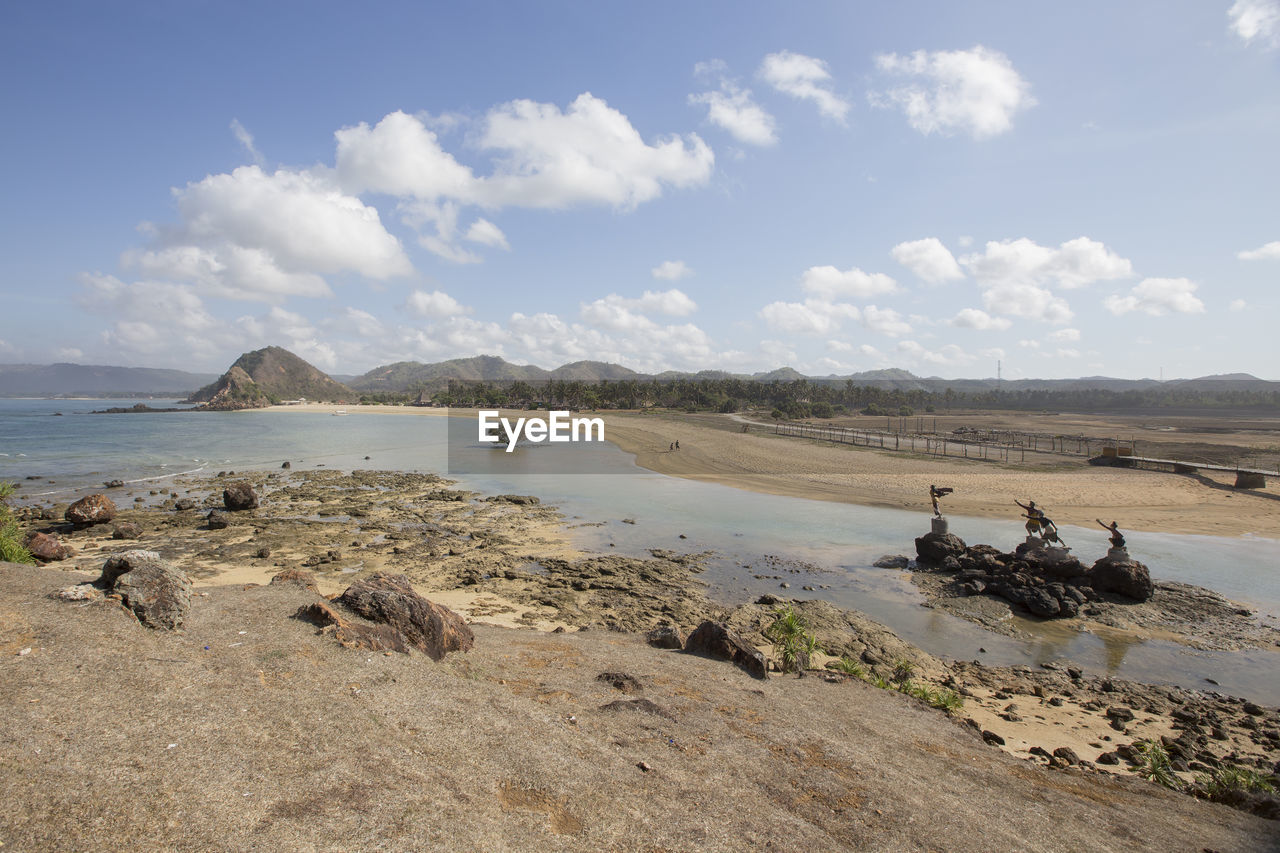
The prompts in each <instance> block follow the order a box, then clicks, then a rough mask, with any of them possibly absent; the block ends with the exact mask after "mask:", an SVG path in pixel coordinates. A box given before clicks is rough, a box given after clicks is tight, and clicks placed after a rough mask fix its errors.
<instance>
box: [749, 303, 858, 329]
mask: <svg viewBox="0 0 1280 853" xmlns="http://www.w3.org/2000/svg"><path fill="white" fill-rule="evenodd" d="M860 316H861V312H860V311H859V310H858V309H857V307H855V306H853V305H845V304H839V303H831V302H823V301H821V300H815V299H808V300H805V301H804V302H771V303H769V304H768V305H766V306H764V307H763V308H761V309H760V317H761V318H762V319H763V320H764V321H765V322H766V323H767V324H768V325H769V328H771V329H773V330H775V331H779V332H787V333H789V334H795V335H810V334H812V335H829V334H831V333H833V332H835V331H837V330H838V329H839V328H840V324H841V322H842V321H844V320H846V319H849V320H857V319H858V318H859V317H860Z"/></svg>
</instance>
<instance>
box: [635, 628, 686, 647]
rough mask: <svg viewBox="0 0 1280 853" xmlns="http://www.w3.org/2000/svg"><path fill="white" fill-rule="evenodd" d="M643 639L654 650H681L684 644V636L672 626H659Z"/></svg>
mask: <svg viewBox="0 0 1280 853" xmlns="http://www.w3.org/2000/svg"><path fill="white" fill-rule="evenodd" d="M644 638H645V640H646V641H647V642H648V643H649V645H651V646H653V647H654V648H656V649H683V648H684V643H685V636H684V634H683V633H682V632H681V631H680V629H679V628H677V627H676V626H674V625H659V626H658V627H657V628H654V629H653V630H652V631H650V632H649V633H647V634H645V635H644Z"/></svg>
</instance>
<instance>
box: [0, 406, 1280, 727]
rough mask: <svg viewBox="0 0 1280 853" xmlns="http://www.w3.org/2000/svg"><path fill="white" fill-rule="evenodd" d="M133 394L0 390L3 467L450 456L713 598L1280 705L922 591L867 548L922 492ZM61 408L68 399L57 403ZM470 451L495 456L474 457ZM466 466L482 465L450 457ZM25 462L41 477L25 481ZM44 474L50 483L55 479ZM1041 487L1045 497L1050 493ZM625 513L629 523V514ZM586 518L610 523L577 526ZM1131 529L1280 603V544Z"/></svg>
mask: <svg viewBox="0 0 1280 853" xmlns="http://www.w3.org/2000/svg"><path fill="white" fill-rule="evenodd" d="M148 402H149V403H150V404H151V405H152V406H155V407H160V406H163V405H167V404H166V403H164V402H163V401H148ZM131 404H132V401H121V400H110V401H79V400H78V401H66V400H0V453H2V454H5V455H0V479H8V480H15V481H19V482H21V483H22V489H21V492H20V493H21V494H22V496H23V497H25V498H27V499H30V498H32V497H37V496H39V497H42V498H45V499H53V500H59V501H65V500H69V499H71V498H73V497H74V496H75V495H76V494H78V493H83V491H84V490H85V489H87V488H96V487H98V486H100V485H101V483H102V481H103V480H106V479H112V478H120V479H124V480H127V481H143V480H146V479H147V478H154V477H166V476H170V475H172V474H175V473H178V472H181V471H187V470H192V469H200V470H206V471H211V472H216V471H219V470H228V469H231V470H234V469H250V468H261V469H276V468H279V466H280V463H281V462H283V461H284V460H290V461H291V462H292V464H293V468H294V470H306V469H308V468H312V467H317V466H322V465H323V466H324V467H328V468H337V469H350V468H378V469H389V470H402V471H422V472H427V471H435V472H446V471H451V473H450V476H451V477H452V478H454V479H457V480H458V481H459V482H460V483H461V484H462V485H463V486H465V487H467V488H471V489H474V490H477V491H484V492H489V493H494V492H497V493H502V492H517V493H522V494H533V495H538V496H539V497H541V498H542V499H543V500H544V501H545V502H547V503H550V504H554V505H556V506H559V507H560V509H561V510H562V511H563V512H564V513H565V514H566V515H567V516H569V518H570V525H571V531H570V533H571V535H572V536H573V537H574V538H575V540H576V541H577V543H578V544H580V545H581V546H583V547H586V548H589V549H592V550H598V551H607V552H618V553H624V554H631V555H643V554H645V553H646V552H647V549H649V548H669V549H672V550H678V551H692V552H697V551H714V552H715V556H714V557H713V558H712V559H711V560H710V562H709V565H708V569H707V571H706V572H705V574H704V576H703V577H704V579H705V580H706V581H707V582H708V584H709V592H710V594H711V595H712V597H713V598H715V599H717V600H720V601H724V602H726V603H735V602H739V601H746V600H750V599H753V598H755V597H756V596H758V595H760V594H761V593H764V592H780V589H779V583H780V581H779V580H777V579H773V578H768V579H757V578H755V577H753V575H756V574H761V575H770V576H772V575H782V580H785V581H786V582H787V583H789V584H790V588H789V589H788V590H787V591H786V595H789V596H794V597H801V598H803V597H810V596H812V597H821V598H825V599H827V600H829V601H832V602H833V603H835V604H837V605H839V606H842V607H849V608H854V609H857V610H860V611H862V612H864V613H866V614H867V615H869V616H871V617H872V618H874V619H877V620H879V621H881V622H883V623H884V624H886V625H888V626H889V627H890V628H892V629H893V630H894V631H896V632H897V633H898V634H900V635H901V636H903V637H904V638H905V639H907V640H909V641H911V642H913V643H916V644H917V645H919V646H921V647H922V648H924V649H926V650H928V651H930V652H932V653H934V654H938V655H942V656H945V657H951V658H963V659H972V658H979V659H981V660H983V661H984V662H986V663H990V664H1008V663H1028V664H1037V663H1042V662H1047V661H1051V660H1060V659H1070V660H1072V661H1075V662H1076V663H1078V664H1080V665H1081V666H1083V667H1085V668H1087V669H1089V670H1092V671H1096V672H1100V673H1109V674H1113V675H1117V676H1120V677H1125V678H1134V679H1139V680H1147V681H1164V682H1169V683H1177V684H1182V685H1186V686H1195V687H1211V686H1212V685H1210V684H1208V683H1207V682H1206V681H1205V679H1206V678H1213V679H1214V680H1215V681H1216V682H1218V684H1219V685H1221V686H1220V688H1218V689H1221V690H1222V691H1224V692H1230V693H1236V694H1239V695H1248V696H1250V697H1252V698H1255V699H1257V700H1259V701H1264V702H1268V703H1280V653H1275V652H1245V653H1214V652H1198V651H1195V650H1191V649H1187V648H1185V647H1182V646H1179V645H1176V644H1172V643H1167V642H1162V641H1143V642H1135V641H1131V640H1129V639H1125V638H1120V637H1117V636H1108V637H1105V638H1104V637H1099V636H1094V635H1092V634H1085V633H1080V632H1077V631H1074V630H1071V629H1067V628H1064V626H1062V625H1061V624H1060V623H1055V622H1039V621H1035V620H1030V619H1023V620H1019V623H1018V624H1019V626H1020V627H1022V628H1023V629H1024V630H1026V631H1028V632H1030V633H1031V634H1032V635H1033V636H1034V639H1033V640H1013V639H1009V638H1005V637H1001V636H998V635H995V634H992V633H990V632H988V631H985V630H983V629H981V628H979V627H978V626H976V625H973V624H971V623H968V622H966V621H964V620H961V619H959V618H956V617H953V616H951V615H949V614H947V613H944V612H940V611H938V610H934V609H931V608H925V607H922V606H921V601H922V597H921V596H920V594H919V592H918V591H917V590H916V588H915V586H914V585H913V584H912V583H911V582H910V579H909V576H908V575H907V573H905V572H901V571H895V570H886V569H876V568H873V567H872V566H871V563H872V562H873V561H874V560H876V559H877V558H878V557H880V556H881V555H883V554H887V553H888V554H892V553H903V554H910V553H911V552H912V551H913V547H914V546H913V540H914V538H915V537H916V536H919V535H921V534H923V533H925V532H927V531H928V529H929V512H928V510H927V509H925V508H923V506H922V509H921V511H919V512H909V511H906V510H893V509H880V508H871V507H859V506H853V505H849V504H837V503H830V502H825V501H812V500H805V499H801V498H790V497H779V496H774V495H767V494H759V493H755V492H747V491H741V490H737V489H732V488H728V487H725V486H719V485H716V484H713V483H705V482H696V481H691V480H683V479H678V478H673V477H666V476H663V475H659V474H654V473H652V472H649V471H645V470H643V469H640V468H638V467H636V465H635V464H634V462H633V461H632V458H631V456H630V455H629V454H625V453H623V452H621V451H620V450H618V449H617V448H616V447H614V446H613V445H609V444H604V445H574V446H572V447H570V446H567V445H549V444H544V445H537V446H527V447H520V448H519V449H518V450H516V451H515V452H514V453H510V454H506V453H503V452H502V451H501V450H497V449H494V448H491V447H486V446H482V445H481V444H480V443H479V442H478V441H476V440H475V439H474V437H473V436H471V434H470V432H469V431H467V430H456V429H455V430H452V431H450V430H448V429H447V426H448V424H447V420H448V419H446V418H443V417H415V416H410V415H385V414H372V413H362V412H359V411H358V410H356V411H353V412H351V414H349V415H347V416H346V417H333V416H332V415H327V414H320V413H311V412H290V411H287V410H275V411H270V412H263V411H249V412H228V413H200V414H184V413H173V414H145V415H89V414H85V413H87V412H89V411H91V410H92V409H100V408H105V407H107V406H127V405H131ZM55 411H62V412H64V413H66V414H65V415H64V417H52V416H51V415H52V413H53V412H55ZM450 432H452V435H450ZM366 456H368V457H370V458H368V459H365V458H364V457H366ZM478 458H479V459H482V460H483V461H485V462H486V463H489V462H491V461H492V460H493V459H501V462H500V463H498V464H484V465H476V464H474V463H475V461H476V460H477V459H478ZM451 469H452V470H451ZM459 469H465V470H466V471H469V472H475V471H477V470H483V471H484V473H457V471H458V470H459ZM569 471H580V472H583V473H566V472H569ZM29 474H33V475H39V476H41V477H43V478H46V479H42V480H39V481H25V480H24V479H23V478H24V477H26V476H27V475H29ZM48 478H52V479H53V480H55V481H56V482H55V484H53V485H49V484H48V482H47V479H48ZM1011 497H1012V496H1011ZM1045 502H1046V503H1050V504H1051V503H1052V501H1051V500H1050V499H1049V498H1047V497H1046V499H1045ZM922 504H924V501H923V499H922ZM1011 510H1012V511H1011V512H1010V519H1009V520H1008V521H1004V520H995V519H977V518H963V517H957V516H952V517H951V519H950V521H951V531H952V532H953V533H955V534H957V535H959V536H960V537H961V538H963V539H964V540H965V541H967V542H969V543H976V542H986V543H990V544H993V545H996V546H998V547H1004V548H1011V547H1013V546H1014V545H1015V544H1017V543H1018V542H1020V541H1021V540H1022V537H1023V528H1022V525H1021V524H1020V523H1019V520H1018V519H1017V510H1016V508H1013V507H1012V505H1011ZM624 518H625V519H631V520H634V521H635V524H627V523H623V522H622V519H624ZM582 522H604V524H603V525H601V526H578V527H574V526H573V525H575V524H580V523H582ZM680 534H684V535H685V537H687V538H684V539H681V538H680ZM1062 535H1063V538H1064V539H1065V540H1066V541H1067V542H1068V543H1069V544H1070V545H1071V546H1072V548H1073V550H1074V552H1075V553H1076V554H1078V555H1080V556H1081V559H1083V560H1085V561H1086V562H1088V561H1089V560H1091V559H1094V558H1096V557H1099V556H1102V554H1104V553H1105V552H1106V548H1107V541H1106V539H1107V534H1106V533H1105V532H1104V531H1103V530H1101V529H1100V528H1099V529H1093V530H1091V529H1088V528H1071V527H1064V528H1063V529H1062ZM1126 535H1127V537H1128V540H1129V550H1130V553H1131V554H1133V556H1134V557H1135V558H1137V559H1139V560H1141V561H1142V562H1144V563H1146V564H1147V565H1148V566H1150V567H1151V570H1152V574H1153V575H1154V576H1155V577H1156V578H1158V579H1165V580H1177V581H1183V582H1186V583H1193V584H1197V585H1200V586H1205V587H1208V588H1210V589H1214V590H1217V591H1219V592H1221V593H1223V594H1224V595H1226V596H1228V597H1229V598H1232V599H1234V600H1237V601H1241V602H1243V603H1246V604H1249V605H1250V606H1251V607H1255V608H1257V609H1258V610H1259V612H1260V613H1261V614H1263V615H1264V616H1266V617H1269V618H1271V619H1280V565H1278V564H1280V560H1278V559H1277V556H1276V555H1277V554H1278V553H1280V542H1277V541H1275V540H1271V539H1265V538H1261V537H1239V538H1224V537H1211V536H1179V535H1171V534H1153V533H1141V532H1127V533H1126ZM766 555H773V556H775V557H778V558H782V559H783V560H784V562H785V563H786V564H787V566H788V567H789V568H794V569H798V571H797V572H796V573H792V572H790V571H786V570H785V569H784V570H781V571H780V570H778V568H776V567H773V566H771V565H769V563H768V562H767V560H766ZM796 564H805V565H796ZM809 566H811V567H812V568H811V569H810V568H809ZM806 584H809V585H813V586H815V587H817V586H819V585H826V586H827V587H828V588H826V589H816V590H815V591H813V592H805V591H803V590H801V589H800V587H801V586H803V585H806ZM980 648H984V649H985V650H986V651H985V652H980V651H979V649H980Z"/></svg>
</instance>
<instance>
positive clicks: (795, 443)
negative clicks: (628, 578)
mask: <svg viewBox="0 0 1280 853" xmlns="http://www.w3.org/2000/svg"><path fill="white" fill-rule="evenodd" d="M337 410H346V411H347V413H348V415H357V414H359V415H365V414H385V415H398V416H405V415H410V416H412V415H421V416H428V417H446V416H449V415H450V414H451V413H452V414H457V413H463V414H473V413H474V412H475V410H474V409H445V408H434V407H423V406H359V405H357V406H340V405H337V404H325V403H308V404H305V405H301V406H272V407H269V408H267V409H260V410H257V411H268V412H278V413H279V412H286V413H287V412H290V411H295V412H309V413H326V412H328V413H332V412H334V411H337ZM525 414H527V413H525ZM590 414H591V415H592V416H598V417H602V418H603V419H604V422H605V438H606V440H608V441H609V442H611V443H612V444H614V445H616V446H617V447H618V448H619V449H620V450H622V451H623V452H625V453H629V454H631V455H632V456H634V457H635V462H636V464H637V465H638V466H640V467H642V468H645V469H647V470H649V471H653V472H655V473H658V474H664V475H666V476H671V477H680V478H683V479H689V480H698V481H703V482H711V483H716V484H718V485H723V486H728V487H730V488H736V489H742V490H745V491H751V492H757V493H762V494H771V495H778V496H781V497H800V498H807V499H810V500H822V501H828V502H833V503H845V504H853V505H857V506H871V507H882V508H889V509H909V510H918V511H926V512H927V511H928V503H929V502H928V497H927V494H928V489H929V485H930V483H932V482H939V483H940V484H942V483H945V484H949V485H951V486H952V487H953V488H955V492H954V493H953V494H951V495H948V496H947V498H946V499H945V501H944V512H945V513H946V514H948V515H949V516H953V517H957V518H963V517H971V518H995V519H1017V518H1018V517H1019V514H1020V512H1021V511H1020V510H1019V509H1018V508H1017V507H1016V506H1015V505H1014V503H1013V500H1014V498H1018V499H1020V500H1024V501H1025V500H1027V499H1028V498H1032V499H1035V500H1036V501H1037V503H1040V504H1042V505H1045V506H1048V507H1049V508H1050V510H1051V511H1052V514H1053V518H1054V520H1055V521H1056V522H1058V524H1059V525H1071V526H1076V527H1085V528H1089V529H1092V528H1093V527H1095V526H1096V522H1095V519H1097V518H1103V520H1104V521H1111V520H1112V519H1119V520H1120V521H1121V525H1120V526H1121V528H1123V529H1127V530H1133V531H1145V532H1152V533H1184V534H1193V535H1204V536H1228V537H1241V536H1256V537H1261V538H1266V539H1276V540H1280V484H1277V483H1276V482H1270V483H1268V484H1267V486H1266V487H1265V488H1264V489H1255V490H1250V489H1239V490H1237V489H1234V488H1233V487H1232V486H1231V476H1230V474H1226V473H1222V472H1218V473H1213V472H1205V473H1201V474H1199V475H1197V476H1196V477H1195V478H1189V477H1187V476H1186V475H1178V474H1165V473H1160V472H1154V471H1141V470H1121V469H1111V468H1096V467H1093V466H1089V465H1087V464H1084V463H1083V462H1080V463H1076V462H1064V461H1063V460H1061V459H1050V460H1048V464H1045V465H1041V466H1034V465H1008V464H1002V463H996V462H986V461H978V460H967V459H959V458H954V457H945V458H937V457H932V456H922V455H913V454H910V453H907V452H894V451H882V450H878V449H876V450H872V449H869V448H863V447H858V448H854V447H849V446H847V445H828V444H821V443H818V442H813V441H810V440H807V439H796V438H787V437H780V436H774V435H772V434H771V433H764V432H761V431H759V430H756V431H753V432H751V433H750V434H742V433H740V432H735V431H732V430H730V429H727V428H725V426H724V425H725V424H726V423H728V421H727V420H722V421H719V422H718V421H717V420H716V418H724V416H707V415H702V416H694V417H685V416H680V415H673V414H665V413H664V414H635V413H629V412H628V413H619V412H613V411H598V412H591V413H590ZM735 426H736V424H735ZM676 438H680V439H681V441H682V449H681V450H680V451H678V452H675V453H672V452H670V451H669V450H668V446H669V444H670V442H671V441H674V440H675V439H676ZM1028 455H1031V454H1028Z"/></svg>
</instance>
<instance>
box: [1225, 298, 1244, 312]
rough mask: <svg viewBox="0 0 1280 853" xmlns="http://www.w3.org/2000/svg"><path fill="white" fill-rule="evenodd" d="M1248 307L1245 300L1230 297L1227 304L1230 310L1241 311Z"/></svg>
mask: <svg viewBox="0 0 1280 853" xmlns="http://www.w3.org/2000/svg"><path fill="white" fill-rule="evenodd" d="M1248 307H1249V304H1248V303H1247V302H1245V301H1244V300H1243V299H1232V300H1231V304H1230V305H1228V306H1227V308H1228V309H1229V310H1231V311H1243V310H1244V309H1246V308H1248Z"/></svg>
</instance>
